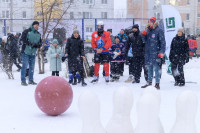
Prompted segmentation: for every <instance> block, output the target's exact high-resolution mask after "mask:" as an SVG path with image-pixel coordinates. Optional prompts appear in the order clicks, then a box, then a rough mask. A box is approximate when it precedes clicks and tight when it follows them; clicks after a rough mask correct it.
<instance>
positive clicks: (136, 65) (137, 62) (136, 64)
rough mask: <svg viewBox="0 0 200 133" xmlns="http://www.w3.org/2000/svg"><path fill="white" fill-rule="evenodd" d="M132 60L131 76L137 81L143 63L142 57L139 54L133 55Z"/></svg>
mask: <svg viewBox="0 0 200 133" xmlns="http://www.w3.org/2000/svg"><path fill="white" fill-rule="evenodd" d="M132 60H133V61H132V69H133V76H134V77H135V80H137V81H139V80H140V77H141V72H142V66H143V64H144V58H143V57H140V56H134V57H133V58H132Z"/></svg>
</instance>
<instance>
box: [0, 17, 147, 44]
mask: <svg viewBox="0 0 200 133" xmlns="http://www.w3.org/2000/svg"><path fill="white" fill-rule="evenodd" d="M33 21H34V20H33V19H0V28H1V29H2V31H1V32H0V37H2V36H5V35H7V33H17V32H20V33H21V32H23V30H25V29H27V28H28V27H30V25H31V24H32V22H33ZM98 21H103V22H104V25H105V26H104V27H105V30H107V29H112V30H113V35H117V34H118V33H119V32H120V30H121V29H126V28H129V27H131V26H132V25H133V24H138V25H139V26H140V28H142V29H143V28H144V24H143V22H144V23H147V19H140V18H130V19H125V18H121V19H73V20H67V19H63V20H62V21H61V22H60V23H59V24H58V25H57V27H56V28H63V27H64V28H65V29H66V38H68V37H70V36H71V34H72V32H73V30H74V29H78V30H79V32H80V35H81V36H82V39H83V40H88V41H89V40H90V39H91V34H92V32H94V31H95V30H96V25H97V22H98ZM55 25H56V22H54V21H52V22H50V23H49V30H50V29H52V28H53V27H54V26H55ZM39 32H40V33H42V32H43V31H42V23H41V24H40V28H39ZM48 38H53V31H52V32H51V33H50V35H49V37H48Z"/></svg>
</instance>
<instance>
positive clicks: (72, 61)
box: [65, 35, 85, 72]
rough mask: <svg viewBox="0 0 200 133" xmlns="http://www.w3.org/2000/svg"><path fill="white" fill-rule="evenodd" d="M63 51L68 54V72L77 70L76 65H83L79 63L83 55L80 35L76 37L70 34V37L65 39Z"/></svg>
mask: <svg viewBox="0 0 200 133" xmlns="http://www.w3.org/2000/svg"><path fill="white" fill-rule="evenodd" d="M65 53H66V54H68V66H69V70H70V72H74V71H77V70H78V67H81V66H82V65H83V64H82V63H81V62H82V57H81V56H85V53H84V43H83V40H82V39H81V38H80V36H79V37H78V38H75V37H74V36H73V35H72V37H71V38H69V39H68V40H67V45H66V48H65ZM80 65H81V66H80Z"/></svg>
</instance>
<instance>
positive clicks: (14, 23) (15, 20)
mask: <svg viewBox="0 0 200 133" xmlns="http://www.w3.org/2000/svg"><path fill="white" fill-rule="evenodd" d="M33 18H34V0H0V28H1V30H0V31H1V32H0V36H3V35H4V26H6V29H5V30H6V32H7V33H9V32H11V33H12V32H14V33H16V32H21V31H23V30H24V29H26V28H28V27H29V26H30V24H31V22H32V21H27V20H30V19H33ZM24 20H26V21H24Z"/></svg>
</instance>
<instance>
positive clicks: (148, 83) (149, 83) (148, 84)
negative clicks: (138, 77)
mask: <svg viewBox="0 0 200 133" xmlns="http://www.w3.org/2000/svg"><path fill="white" fill-rule="evenodd" d="M151 85H152V82H147V84H146V85H144V86H142V87H141V88H147V87H148V86H151Z"/></svg>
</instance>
